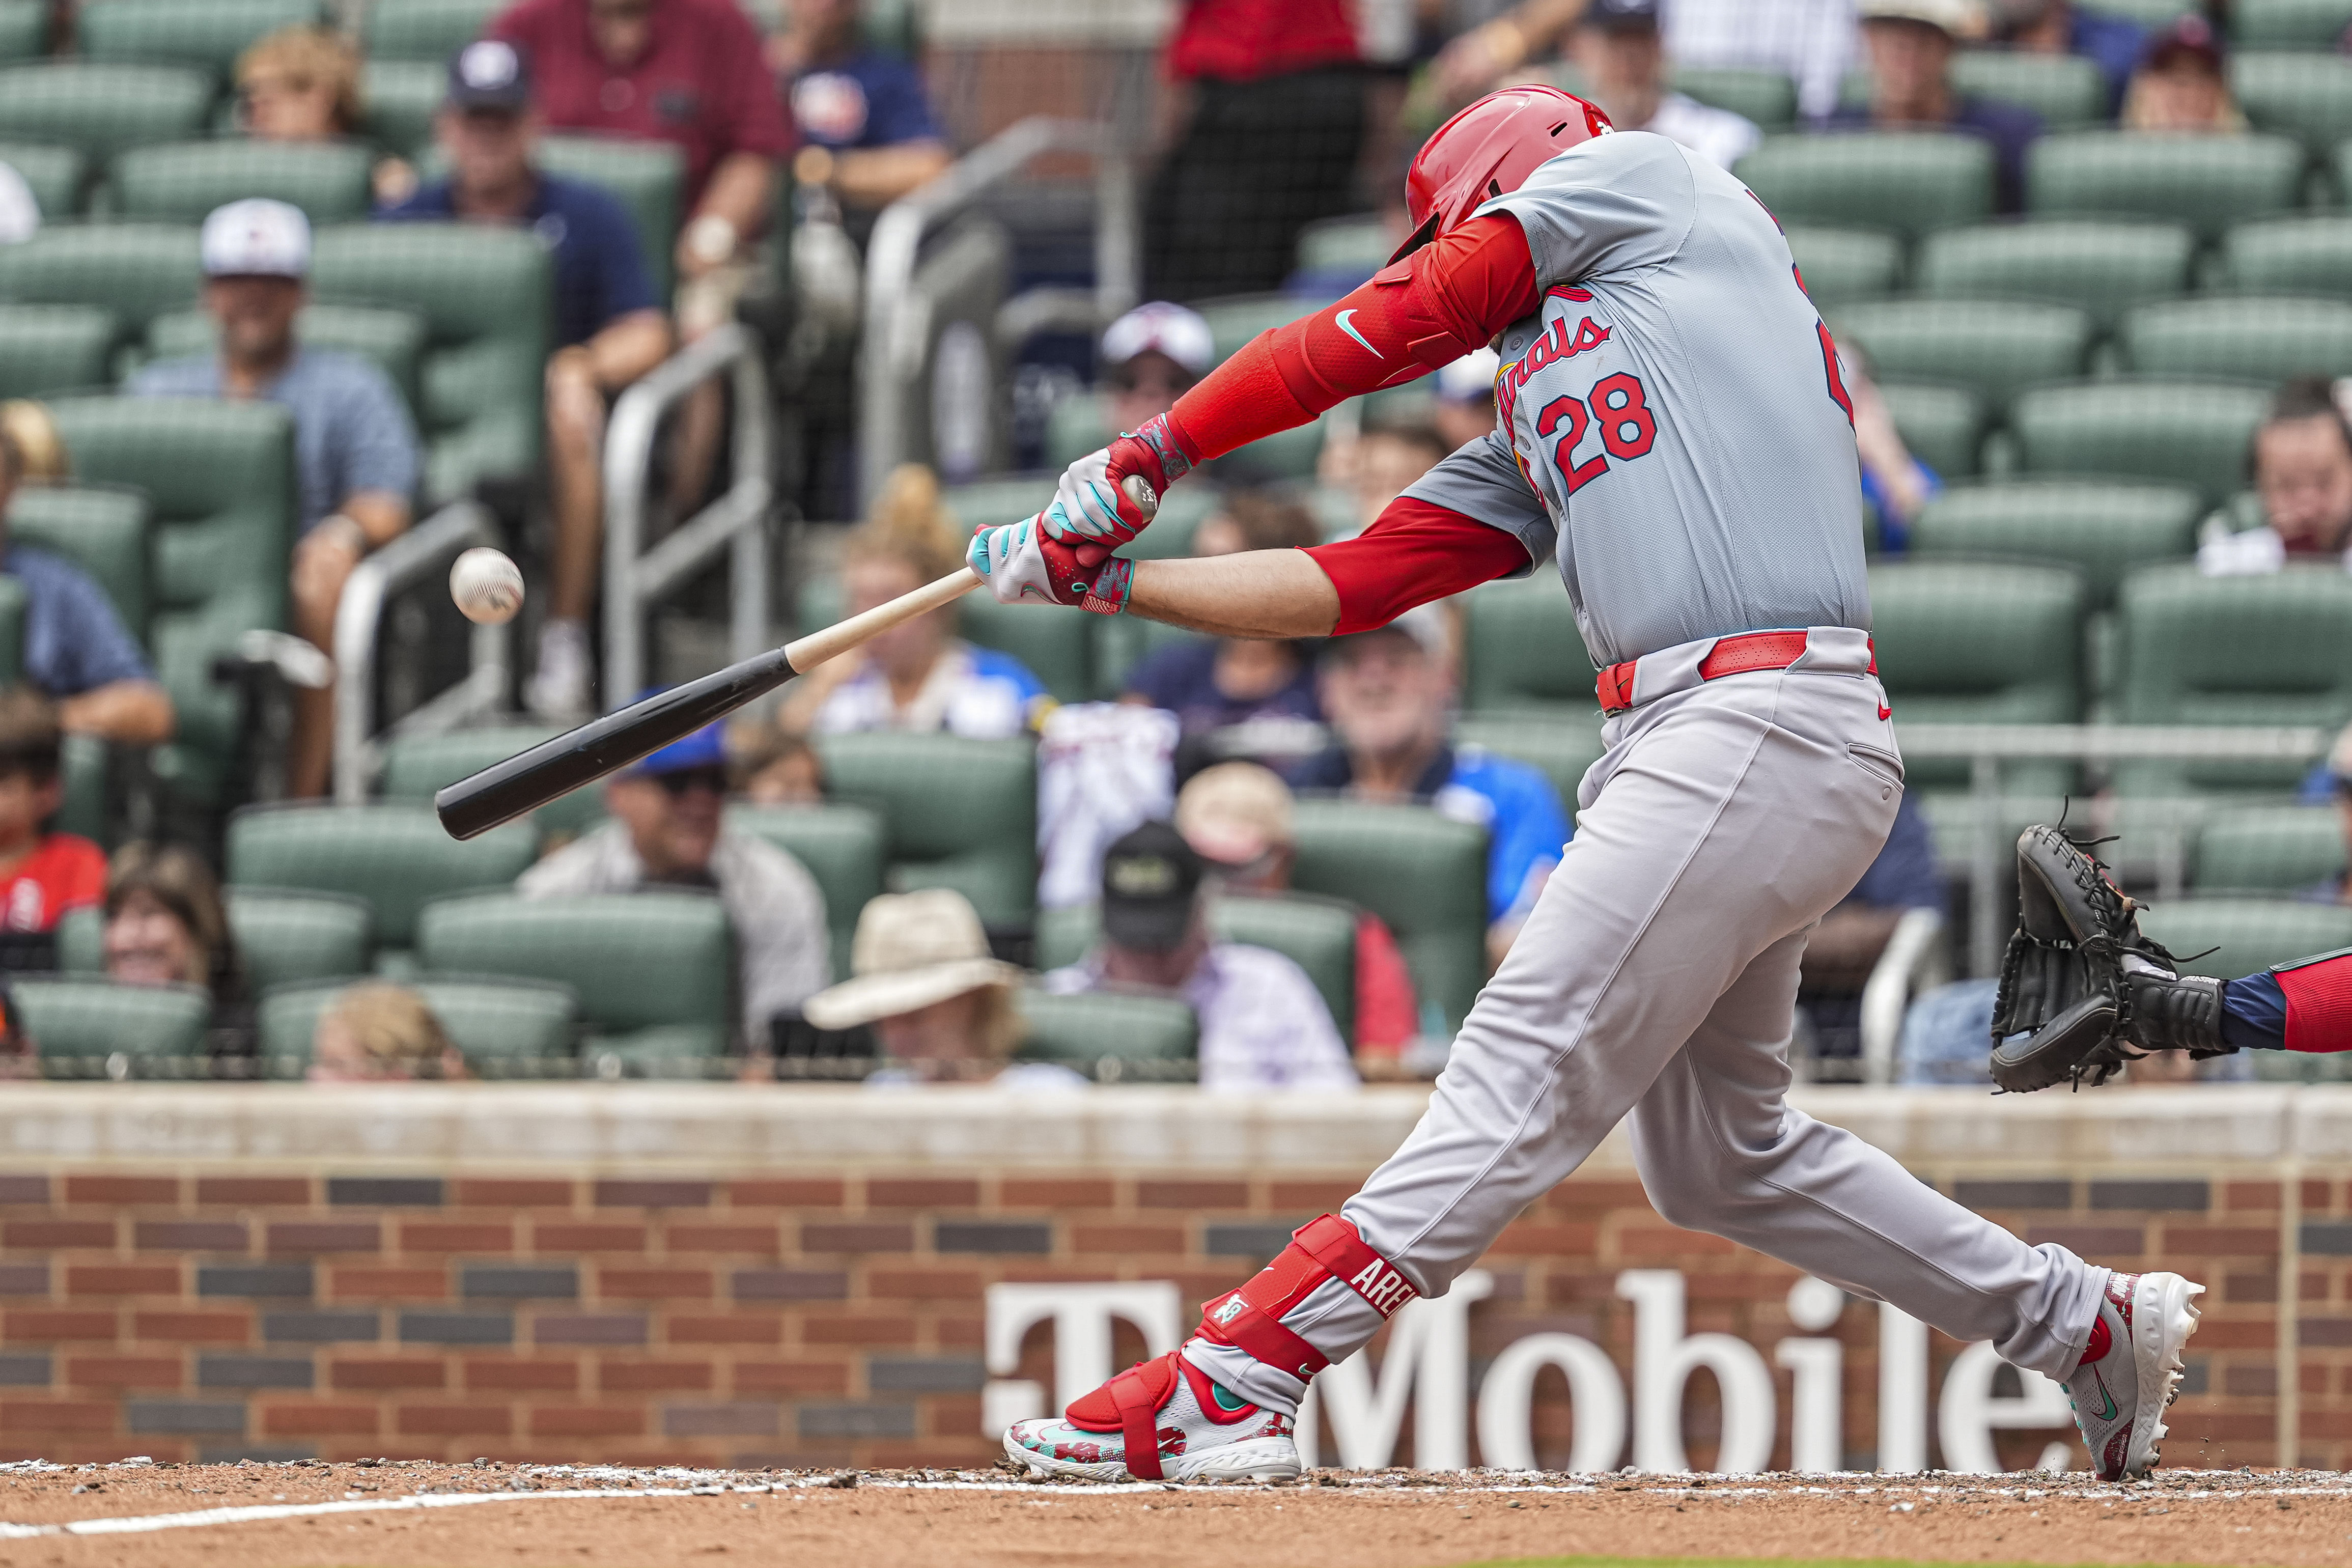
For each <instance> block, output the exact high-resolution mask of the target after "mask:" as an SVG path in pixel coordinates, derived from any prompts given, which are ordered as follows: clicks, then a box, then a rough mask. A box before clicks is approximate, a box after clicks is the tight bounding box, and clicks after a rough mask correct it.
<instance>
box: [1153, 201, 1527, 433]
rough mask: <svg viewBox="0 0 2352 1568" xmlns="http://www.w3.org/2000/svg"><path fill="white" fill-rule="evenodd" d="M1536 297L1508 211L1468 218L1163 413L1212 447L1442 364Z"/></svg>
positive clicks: (1253, 349) (1523, 243) (1269, 338)
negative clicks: (1168, 413) (1169, 412)
mask: <svg viewBox="0 0 2352 1568" xmlns="http://www.w3.org/2000/svg"><path fill="white" fill-rule="evenodd" d="M1537 301H1538V292H1537V289H1536V269H1535V262H1534V261H1533V259H1532V258H1530V257H1529V256H1528V240H1527V236H1526V235H1525V234H1524V233H1522V232H1521V231H1520V229H1519V224H1518V220H1517V218H1514V217H1511V216H1508V215H1507V214H1503V213H1491V214H1489V215H1487V216H1485V217H1481V218H1473V219H1471V220H1470V221H1469V222H1468V223H1466V224H1464V225H1463V226H1461V227H1460V228H1457V229H1455V230H1454V232H1453V233H1451V234H1448V235H1446V236H1444V237H1443V238H1440V239H1438V240H1437V241H1436V242H1435V243H1433V244H1431V245H1425V246H1423V247H1421V248H1420V249H1419V250H1417V251H1415V252H1413V253H1412V255H1411V256H1410V257H1407V258H1405V259H1404V260H1402V261H1400V262H1398V263H1396V264H1395V265H1394V266H1392V267H1388V268H1383V269H1382V270H1381V272H1380V273H1378V274H1377V275H1376V276H1374V278H1373V279H1372V280H1371V281H1370V282H1369V283H1367V284H1365V285H1364V286H1363V287H1362V288H1360V289H1357V290H1356V291H1355V292H1353V293H1351V294H1349V296H1348V297H1347V298H1346V299H1344V300H1339V302H1338V303H1337V304H1334V305H1331V306H1329V307H1328V308H1326V309H1324V310H1318V311H1317V312H1316V313H1315V314H1313V315H1311V316H1307V317H1305V318H1303V319H1302V320H1299V321H1293V322H1291V323H1290V324H1289V325H1288V326H1286V327H1275V328H1272V329H1270V330H1268V331H1263V332H1260V333H1259V334H1258V335H1257V336H1256V337H1255V338H1253V339H1252V340H1250V342H1248V344H1246V345H1245V346H1244V348H1243V349H1242V350H1241V351H1240V352H1239V353H1235V354H1234V356H1233V358H1231V359H1229V360H1227V361H1226V362H1225V363H1223V364H1221V365H1219V366H1218V367H1217V368H1216V369H1215V370H1213V371H1212V372H1210V373H1209V374H1208V376H1207V377H1206V378H1205V379H1204V380H1202V383H1201V384H1199V385H1198V386H1195V387H1193V388H1192V390H1191V391H1190V392H1187V393H1186V394H1185V395H1183V396H1182V397H1180V398H1178V399H1177V400H1176V407H1175V410H1174V412H1173V414H1172V415H1171V418H1172V420H1173V422H1174V423H1175V425H1176V426H1178V428H1179V429H1180V430H1181V431H1182V433H1183V437H1184V439H1186V440H1187V441H1190V442H1191V443H1192V445H1193V446H1194V447H1197V448H1198V449H1199V453H1200V456H1201V457H1202V458H1215V457H1222V456H1223V454H1225V453H1227V452H1230V451H1232V450H1233V449H1234V448H1235V447H1245V446H1247V445H1249V444H1250V443H1251V442H1252V441H1255V440H1257V439H1258V438H1259V437H1265V436H1271V435H1273V434H1274V433H1275V432H1276V431H1277V430H1288V429H1290V428H1292V427H1293V426H1299V425H1304V424H1306V423H1307V421H1308V420H1309V419H1312V418H1314V417H1315V416H1317V415H1318V414H1320V413H1322V412H1323V411H1324V410H1325V409H1327V408H1330V407H1333V406H1335V405H1339V404H1341V403H1344V402H1346V401H1347V400H1348V399H1349V398H1350V397H1355V396H1358V395H1361V394H1363V393H1367V392H1377V391H1379V390H1380V389H1381V387H1383V386H1393V385H1395V384H1398V383H1399V382H1405V381H1411V380H1412V379H1413V378H1414V377H1416V376H1421V375H1425V374H1428V373H1429V372H1431V371H1433V370H1435V369H1436V368H1437V367H1438V366H1440V365H1444V364H1450V363H1453V362H1454V361H1455V360H1457V359H1460V358H1461V357H1462V356H1463V355H1464V354H1466V353H1470V352H1471V351H1472V350H1473V349H1475V348H1478V347H1480V346H1482V345H1483V344H1485V342H1486V340H1487V339H1489V338H1491V337H1493V336H1494V335H1495V334H1496V332H1499V331H1502V330H1503V329H1504V328H1505V327H1507V326H1509V325H1510V324H1511V323H1512V322H1513V321H1517V320H1518V319H1519V318H1520V317H1522V316H1526V315H1529V314H1532V313H1533V312H1534V310H1535V308H1536V304H1537Z"/></svg>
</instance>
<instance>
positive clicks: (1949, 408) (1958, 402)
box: [1878, 381, 1990, 479]
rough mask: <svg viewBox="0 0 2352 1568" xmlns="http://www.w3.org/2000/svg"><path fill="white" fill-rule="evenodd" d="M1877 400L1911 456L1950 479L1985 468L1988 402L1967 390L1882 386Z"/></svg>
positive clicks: (1916, 384)
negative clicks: (1883, 404)
mask: <svg viewBox="0 0 2352 1568" xmlns="http://www.w3.org/2000/svg"><path fill="white" fill-rule="evenodd" d="M1878 395H1880V396H1881V397H1883V398H1885V400H1886V412H1887V415H1888V416H1889V417H1891V418H1892V419H1893V420H1894V421H1895V433H1896V434H1897V435H1899V436H1901V437H1903V444H1904V445H1905V446H1906V447H1909V448H1910V449H1911V455H1912V456H1913V457H1915V458H1918V459H1919V460H1920V461H1921V462H1923V463H1925V464H1927V466H1928V467H1929V468H1933V469H1935V470H1936V472H1937V473H1938V474H1940V475H1942V476H1943V477H1944V478H1945V479H1966V478H1968V477H1969V475H1971V474H1974V473H1975V472H1976V471H1977V469H1978V468H1979V466H1980V457H1981V453H1982V450H1983V447H1984V438H1985V428H1986V426H1987V425H1988V424H1989V423H1990V421H1989V420H1988V418H1987V416H1986V414H1985V404H1984V399H1983V398H1981V397H1979V396H1978V395H1976V394H1975V393H1973V392H1970V391H1969V389H1968V388H1967V387H1965V386H1937V385H1931V384H1927V383H1925V382H1900V381H1882V382H1880V383H1879V384H1878Z"/></svg>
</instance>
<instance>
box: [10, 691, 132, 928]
mask: <svg viewBox="0 0 2352 1568" xmlns="http://www.w3.org/2000/svg"><path fill="white" fill-rule="evenodd" d="M64 736H65V731H63V730H62V729H61V728H60V727H59V726H58V709H57V705H56V704H55V703H53V702H51V701H50V700H48V699H47V698H46V697H44V696H42V695H41V694H40V693H39V692H38V691H36V690H35V689H32V688H31V687H29V686H11V687H9V688H7V689H5V690H0V964H5V967H8V968H16V969H24V968H41V967H48V968H54V967H56V966H55V964H48V965H42V964H38V963H7V962H6V960H7V958H8V957H9V956H10V955H11V954H12V952H16V953H21V952H24V951H25V950H26V949H27V948H28V947H29V948H31V949H34V950H37V951H39V952H47V953H49V954H54V953H55V952H56V949H57V939H56V936H55V932H56V931H57V929H58V920H59V919H60V918H61V917H62V916H63V915H64V914H65V912H66V911H67V910H72V909H79V908H81V907H82V906H83V905H86V904H95V903H97V902H98V901H99V900H101V899H103V898H104V897H105V896H106V852H105V851H104V850H102V849H100V848H99V847H98V846H97V845H95V844H92V843H91V842H90V841H89V839H87V838H84V837H80V836H79V834H73V833H56V832H52V831H50V828H49V821H50V819H51V818H52V817H54V816H57V814H58V806H59V805H62V804H64V801H65V783H64V781H63V779H62V778H61V777H60V768H61V757H60V752H61V749H62V746H63V743H64ZM28 939H29V941H28Z"/></svg>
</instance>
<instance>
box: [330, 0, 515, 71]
mask: <svg viewBox="0 0 2352 1568" xmlns="http://www.w3.org/2000/svg"><path fill="white" fill-rule="evenodd" d="M503 5H504V0H374V3H373V4H372V5H369V6H368V8H367V23H366V26H365V28H364V29H363V32H362V37H363V38H364V39H365V45H366V47H365V48H364V49H363V50H362V52H363V53H364V54H365V55H366V56H367V58H369V59H371V60H379V59H382V60H417V61H426V60H429V61H431V62H432V63H433V66H434V68H436V69H443V68H446V66H447V64H448V60H449V57H450V56H451V55H454V54H456V53H457V51H458V50H459V49H462V48H464V47H466V46H467V44H470V43H472V42H473V41H474V40H475V39H476V38H478V37H481V36H482V29H483V28H484V27H486V26H488V25H489V20H490V18H491V17H492V16H497V15H498V14H499V11H500V10H501V9H502V8H503Z"/></svg>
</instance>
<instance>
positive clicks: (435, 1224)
mask: <svg viewBox="0 0 2352 1568" xmlns="http://www.w3.org/2000/svg"><path fill="white" fill-rule="evenodd" d="M514 1244H515V1242H514V1226H511V1225H506V1224H492V1223H491V1222H489V1221H488V1220H471V1221H465V1220H442V1219H413V1220H409V1221H407V1222H405V1223H404V1224H403V1225H402V1226H401V1227H400V1248H401V1250H402V1251H403V1252H512V1251H513V1250H514Z"/></svg>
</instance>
